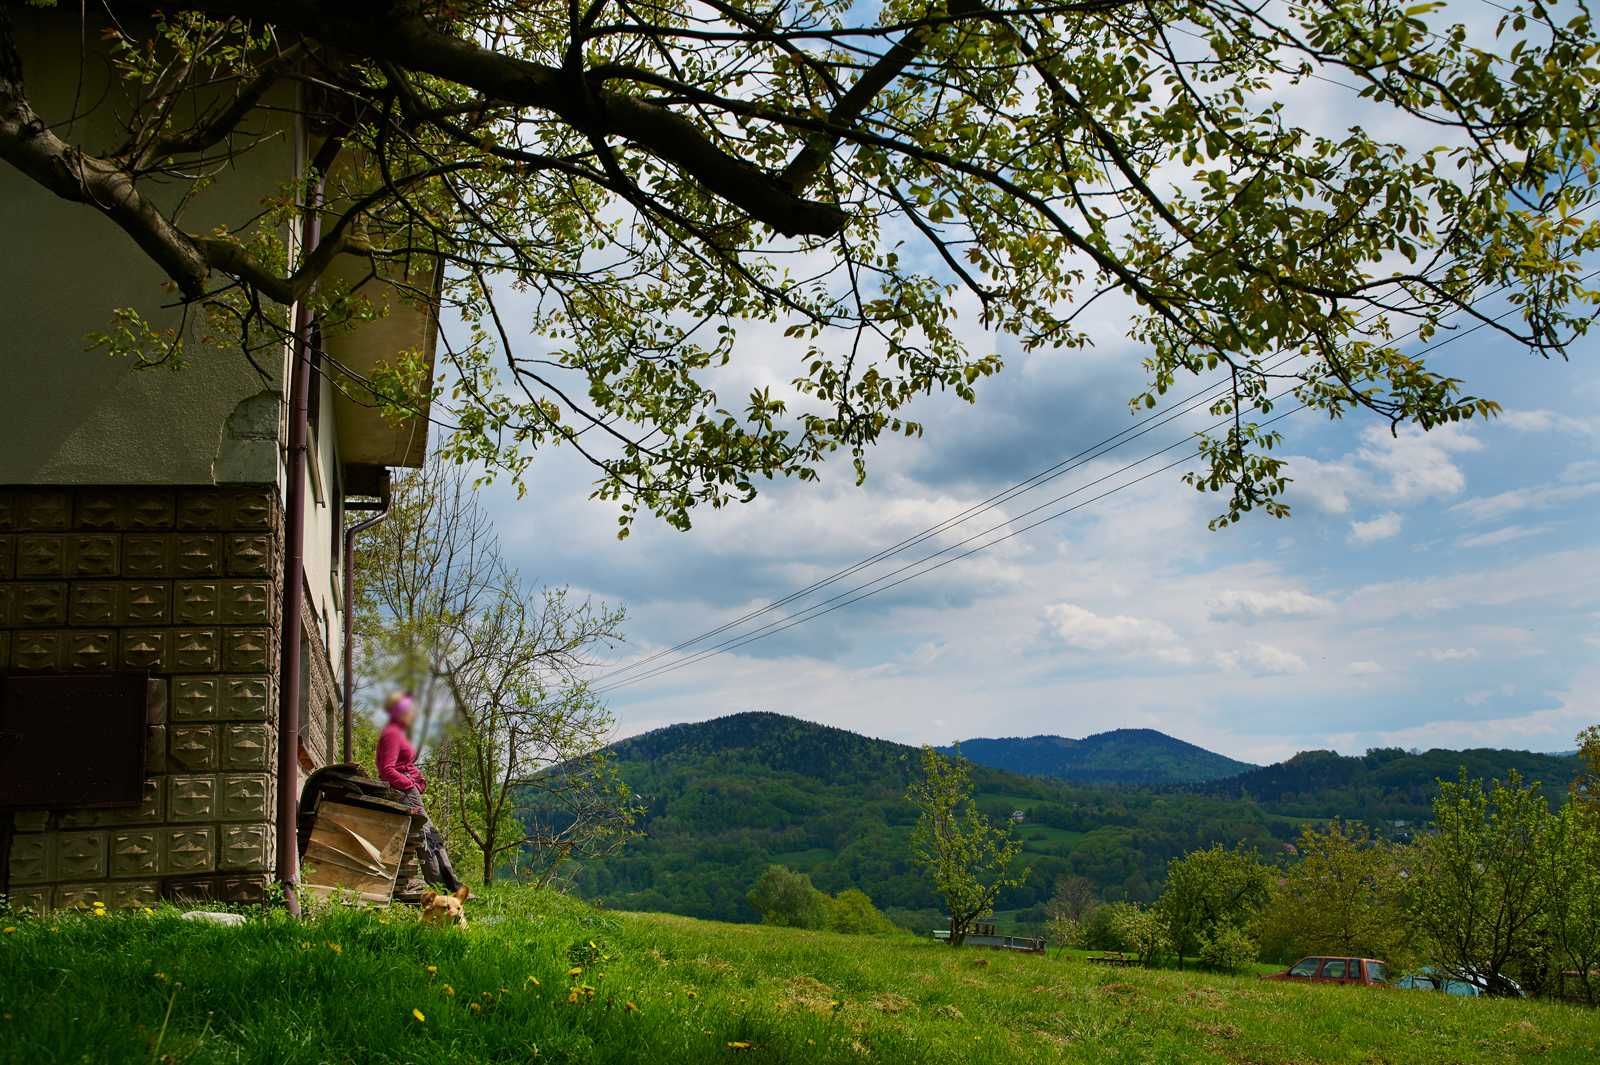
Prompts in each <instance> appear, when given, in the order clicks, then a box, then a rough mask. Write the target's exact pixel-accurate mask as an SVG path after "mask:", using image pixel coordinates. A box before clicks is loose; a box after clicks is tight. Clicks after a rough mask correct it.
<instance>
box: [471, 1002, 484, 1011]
mask: <svg viewBox="0 0 1600 1065" xmlns="http://www.w3.org/2000/svg"><path fill="white" fill-rule="evenodd" d="M467 1009H469V1010H471V1011H472V1012H473V1013H482V1012H483V1007H482V1006H480V1005H478V1004H477V1003H476V1002H469V1003H467Z"/></svg>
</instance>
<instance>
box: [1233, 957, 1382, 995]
mask: <svg viewBox="0 0 1600 1065" xmlns="http://www.w3.org/2000/svg"><path fill="white" fill-rule="evenodd" d="M1261 979H1263V980H1304V981H1305V982H1307V983H1314V984H1360V985H1362V986H1365V987H1374V986H1381V985H1384V984H1387V983H1388V982H1389V968H1388V966H1386V965H1385V964H1384V963H1383V962H1381V961H1379V960H1378V959H1376V958H1324V957H1321V956H1316V957H1310V958H1301V959H1300V960H1299V961H1297V962H1295V963H1294V964H1293V965H1291V966H1289V968H1288V969H1286V970H1284V971H1283V972H1281V973H1269V974H1268V975H1266V976H1263V977H1262V978H1261Z"/></svg>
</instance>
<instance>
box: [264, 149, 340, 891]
mask: <svg viewBox="0 0 1600 1065" xmlns="http://www.w3.org/2000/svg"><path fill="white" fill-rule="evenodd" d="M339 146H340V141H339V138H337V137H330V138H329V139H328V140H326V141H324V142H323V144H322V147H321V148H320V149H319V150H318V152H317V156H316V158H315V159H314V160H313V161H312V164H311V166H312V169H313V170H314V172H315V173H316V175H317V184H316V186H315V188H313V189H312V191H311V195H310V198H309V200H308V202H307V203H306V208H305V217H304V220H303V221H302V223H301V235H300V254H301V255H308V254H310V252H311V250H312V249H313V248H315V247H316V246H317V244H318V242H319V241H320V240H321V238H322V221H321V216H320V213H319V210H320V208H321V206H322V188H323V178H322V175H324V174H326V173H327V172H328V167H330V166H331V165H333V158H334V156H335V155H336V154H337V153H338V151H339ZM312 326H313V317H312V312H311V309H310V307H309V306H308V305H307V303H306V300H305V298H304V297H302V298H301V299H300V300H299V301H298V302H296V303H295V307H294V348H293V358H294V365H293V367H292V369H291V373H290V384H289V454H288V460H289V462H288V466H289V469H288V474H287V476H288V485H287V487H286V488H285V491H284V501H283V511H284V513H283V529H284V544H283V648H282V659H281V662H282V669H283V673H282V675H281V677H280V678H279V680H280V683H279V686H278V693H279V694H278V860H277V868H278V882H279V883H280V884H282V885H283V889H284V903H285V905H286V906H287V907H288V909H289V912H290V913H292V914H294V915H296V916H299V913H300V900H299V899H298V898H297V897H296V895H295V890H294V887H295V882H296V880H298V878H299V866H300V844H299V834H300V833H299V823H298V822H299V818H298V813H299V805H300V788H299V787H298V784H299V781H300V695H301V692H300V642H301V640H302V638H303V637H304V633H305V624H304V620H303V618H302V616H301V613H302V611H303V610H304V607H305V586H306V557H305V549H306V477H307V474H306V467H307V463H308V461H309V452H310V436H311V428H310V419H311V387H312V383H313V382H312V380H311V343H312Z"/></svg>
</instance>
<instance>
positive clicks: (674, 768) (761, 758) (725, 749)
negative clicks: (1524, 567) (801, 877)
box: [576, 713, 1579, 933]
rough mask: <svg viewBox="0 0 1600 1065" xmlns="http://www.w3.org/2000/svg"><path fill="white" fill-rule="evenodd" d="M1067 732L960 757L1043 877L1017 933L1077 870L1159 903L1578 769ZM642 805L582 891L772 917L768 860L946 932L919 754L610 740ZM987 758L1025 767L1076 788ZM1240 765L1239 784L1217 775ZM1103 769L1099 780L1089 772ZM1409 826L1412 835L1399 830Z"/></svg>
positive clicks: (684, 730)
mask: <svg viewBox="0 0 1600 1065" xmlns="http://www.w3.org/2000/svg"><path fill="white" fill-rule="evenodd" d="M1052 739H1058V738H1052V737H1033V738H1030V739H1024V740H984V741H979V742H975V743H972V744H970V745H963V746H962V754H963V755H964V756H967V757H969V758H971V759H973V760H974V761H975V762H977V763H979V764H977V765H975V766H974V767H973V783H974V786H975V792H976V799H977V802H978V805H979V807H980V808H981V809H982V810H983V812H984V813H985V814H987V815H988V816H989V817H990V818H991V819H992V820H994V821H997V822H998V821H1002V820H1004V819H1006V818H1009V817H1010V816H1011V815H1012V813H1013V812H1021V813H1022V815H1023V821H1022V823H1021V824H1019V825H1017V826H1016V827H1015V831H1016V833H1017V835H1018V836H1019V837H1020V838H1021V839H1022V840H1023V841H1024V843H1025V847H1024V851H1023V859H1024V861H1026V862H1027V863H1028V864H1029V865H1031V866H1032V868H1033V871H1032V874H1031V875H1030V876H1029V877H1028V879H1027V881H1026V882H1025V883H1024V884H1022V885H1021V886H1020V887H1018V888H1014V889H1012V890H1009V891H1007V892H1006V893H1005V894H1003V895H1002V896H1001V898H1000V900H999V904H998V909H999V910H1000V911H1001V921H1002V923H1004V924H1007V925H1009V926H1010V927H1013V928H1016V929H1034V930H1036V929H1039V928H1040V927H1041V926H1042V925H1043V922H1044V920H1045V911H1044V906H1045V903H1046V902H1047V901H1048V899H1049V897H1050V894H1051V892H1052V890H1053V888H1054V884H1055V881H1056V879H1057V878H1058V877H1060V876H1062V875H1076V876H1083V877H1086V878H1088V879H1089V880H1090V881H1091V882H1093V884H1094V885H1095V887H1096V889H1097V890H1098V892H1099V894H1100V896H1101V897H1102V898H1103V899H1106V900H1116V899H1131V900H1134V901H1150V900H1152V899H1154V898H1155V897H1156V896H1157V895H1158V894H1159V893H1160V889H1161V885H1162V883H1163V882H1164V880H1165V877H1166V869H1167V863H1168V861H1169V860H1171V859H1173V858H1176V857H1179V856H1181V855H1183V854H1185V853H1187V852H1189V851H1193V850H1199V849H1202V848H1205V847H1208V846H1210V845H1211V844H1213V843H1220V844H1222V845H1223V846H1226V847H1231V846H1233V845H1234V844H1235V843H1238V842H1243V843H1244V844H1245V845H1246V846H1247V847H1252V848H1254V849H1256V850H1257V851H1258V852H1259V853H1260V854H1261V855H1262V856H1263V857H1264V858H1267V859H1269V860H1272V859H1274V857H1275V856H1282V855H1283V854H1284V847H1285V845H1286V844H1289V843H1291V842H1292V841H1294V840H1295V839H1296V838H1297V837H1298V836H1299V834H1300V829H1301V826H1303V825H1305V824H1307V823H1318V824H1320V823H1323V822H1326V821H1327V820H1329V819H1331V818H1334V817H1340V818H1344V819H1347V820H1355V821H1360V822H1363V823H1365V824H1367V825H1370V826H1372V828H1373V830H1374V832H1376V833H1377V834H1379V835H1380V836H1389V837H1398V838H1402V839H1403V838H1406V837H1408V836H1409V835H1410V834H1411V833H1412V832H1414V831H1415V830H1416V829H1417V828H1418V827H1419V826H1421V825H1424V824H1426V823H1427V821H1428V820H1429V819H1430V818H1431V816H1432V811H1431V803H1432V801H1433V798H1434V796H1435V794H1436V793H1437V781H1438V780H1439V779H1445V780H1453V779H1454V778H1455V777H1456V774H1457V772H1458V770H1459V768H1460V767H1462V766H1465V767H1466V769H1467V772H1468V774H1469V775H1470V776H1472V777H1476V778H1483V779H1503V778H1504V777H1505V776H1506V774H1507V773H1508V772H1509V771H1510V770H1513V769H1515V770H1517V771H1518V772H1519V773H1521V774H1522V775H1523V777H1524V778H1525V779H1527V780H1529V781H1542V782H1543V783H1544V785H1545V792H1546V795H1547V796H1548V797H1549V799H1550V800H1551V802H1552V803H1554V804H1557V805H1559V804H1560V803H1561V802H1562V801H1563V800H1564V796H1565V793H1566V787H1567V783H1568V782H1569V781H1570V780H1571V779H1572V777H1573V774H1574V772H1575V771H1576V770H1577V768H1578V764H1579V763H1578V761H1577V759H1576V758H1575V757H1571V756H1557V755H1546V754H1533V753H1529V752H1527V751H1512V750H1467V751H1445V750H1434V751H1427V752H1419V753H1407V752H1406V751H1403V750H1400V749H1398V748H1395V749H1387V750H1377V751H1372V752H1369V753H1368V754H1367V755H1365V756H1361V757H1347V756H1341V755H1338V754H1334V753H1333V752H1331V751H1310V752H1305V753H1303V754H1300V755H1296V756H1295V757H1294V758H1292V759H1290V760H1288V761H1286V762H1282V763H1279V764H1276V765H1271V766H1264V767H1251V766H1246V765H1244V763H1239V762H1234V761H1231V760H1229V759H1226V758H1224V757H1222V756H1221V755H1217V754H1213V753H1212V752H1209V751H1205V750H1203V749H1201V748H1198V747H1194V746H1192V745H1190V744H1185V743H1182V742H1180V741H1178V740H1174V739H1172V738H1171V737H1169V736H1165V735H1163V734H1161V733H1159V732H1153V731H1150V730H1134V729H1129V730H1120V731H1118V732H1112V733H1104V734H1102V735H1101V736H1099V737H1089V738H1088V739H1085V740H1081V741H1066V742H1064V743H1052V742H1049V741H1050V740H1052ZM613 753H614V755H615V758H616V761H617V766H618V769H619V770H620V772H621V774H622V776H623V778H624V779H625V780H626V781H627V782H628V784H629V785H630V786H631V787H632V788H633V790H634V792H635V793H636V794H637V796H638V798H639V800H640V801H641V802H642V804H643V806H644V811H645V815H644V818H643V821H642V824H641V825H640V828H641V829H642V831H643V833H644V835H643V837H642V838H640V839H638V840H635V841H632V842H630V843H629V844H628V846H627V847H626V848H624V849H623V851H622V852H621V853H620V854H619V855H617V856H615V857H611V858H607V859H605V860H603V861H598V862H592V863H588V864H586V865H584V866H583V867H582V869H581V871H580V872H579V874H578V876H577V878H576V885H577V888H578V890H579V892H580V893H581V894H583V895H585V896H586V897H589V898H591V899H599V900H603V901H604V902H605V903H606V904H607V905H609V906H612V907H615V908H618V909H629V910H651V911H662V912H667V913H677V914H683V915H687V916H691V917H704V918H712V919H716V920H724V921H757V920H759V919H760V915H759V914H757V913H755V911H754V910H753V909H751V907H750V904H749V901H748V900H747V898H746V893H747V892H748V891H749V889H750V886H751V884H753V883H754V882H755V880H756V878H757V877H758V876H760V875H761V872H762V870H763V869H764V868H766V866H767V865H768V864H771V863H778V864H782V865H786V866H788V867H790V868H792V869H795V870H798V871H800V872H803V873H806V874H807V875H809V876H810V877H811V879H812V881H813V882H814V883H815V884H816V885H817V887H819V888H821V889H822V890H824V891H827V892H838V891H842V890H845V889H848V888H858V889H860V890H862V891H865V892H866V893H867V894H868V895H870V896H871V897H872V900H873V902H874V903H876V904H877V905H878V907H879V908H880V909H882V910H883V911H884V912H885V913H887V914H888V915H889V916H890V917H891V918H892V919H894V920H895V921H897V922H898V923H900V924H901V925H902V926H904V927H907V928H910V929H914V930H916V931H919V932H923V933H926V932H927V931H928V930H929V929H932V928H935V927H941V926H942V925H943V911H942V910H941V909H940V903H939V900H938V899H937V897H936V896H935V895H934V893H933V890H932V887H931V885H930V884H929V881H928V878H927V877H926V876H925V875H923V874H922V873H920V872H919V871H918V870H916V869H915V868H914V867H913V866H912V864H911V854H910V847H909V842H908V841H909V837H910V833H911V828H912V826H913V825H914V824H915V822H916V819H917V812H916V810H915V809H914V808H913V807H912V805H911V803H910V802H908V801H907V800H906V797H905V792H906V786H907V785H908V784H909V783H910V782H911V780H912V778H913V776H914V775H915V773H916V764H917V762H916V755H917V752H916V750H915V749H914V748H911V747H907V746H904V745H901V744H897V743H890V742H887V741H884V740H876V739H870V738H868V737H866V736H861V735H858V734H856V733H854V732H848V731H846V730H844V729H837V728H829V727H827V726H823V725H817V724H813V723H811V722H807V721H801V720H799V719H796V718H792V717H786V716H783V715H779V714H770V713H744V714H734V715H731V716H729V717H722V718H717V719H715V720H711V721H706V722H702V723H698V724H688V725H674V726H671V727H670V728H664V729H660V730H657V731H655V732H649V733H645V734H643V735H640V736H636V737H633V738H631V739H628V740H624V741H622V742H621V743H619V744H617V745H615V747H614V748H613ZM985 762H989V763H1000V764H1002V765H1007V766H1014V765H1027V766H1031V767H1033V768H1035V769H1038V770H1040V771H1044V770H1050V771H1052V772H1054V773H1064V774H1067V775H1068V776H1069V779H1057V778H1056V777H1053V776H1032V775H1024V774H1022V773H1018V772H1011V771H1008V770H1007V769H1004V768H994V766H993V765H992V764H983V763H985ZM1234 767H1237V768H1239V769H1242V770H1243V771H1242V772H1240V773H1237V774H1236V775H1228V776H1222V777H1218V776H1217V774H1218V773H1219V772H1225V771H1227V770H1228V769H1230V768H1234ZM1079 772H1082V773H1086V774H1088V776H1089V779H1090V780H1091V781H1093V783H1082V782H1080V781H1079V780H1078V779H1075V778H1072V777H1073V774H1076V773H1079ZM1396 822H1400V824H1398V825H1397V824H1396Z"/></svg>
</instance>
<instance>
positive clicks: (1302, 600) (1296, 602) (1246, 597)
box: [1208, 588, 1333, 622]
mask: <svg viewBox="0 0 1600 1065" xmlns="http://www.w3.org/2000/svg"><path fill="white" fill-rule="evenodd" d="M1208 606H1209V608H1210V615H1211V617H1212V619H1213V620H1216V621H1244V622H1250V621H1259V620H1261V619H1263V618H1306V617H1315V616H1318V615H1321V614H1329V613H1332V612H1333V604H1332V603H1331V602H1329V601H1328V600H1326V599H1321V598H1318V597H1317V596H1314V595H1312V594H1310V593H1309V592H1302V591H1300V590H1299V589H1297V588H1279V589H1274V590H1270V591H1268V590H1264V589H1263V590H1247V589H1234V588H1230V589H1228V590H1227V591H1225V592H1223V593H1222V594H1220V595H1218V596H1217V597H1216V598H1214V599H1212V600H1211V602H1210V603H1209V604H1208Z"/></svg>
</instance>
